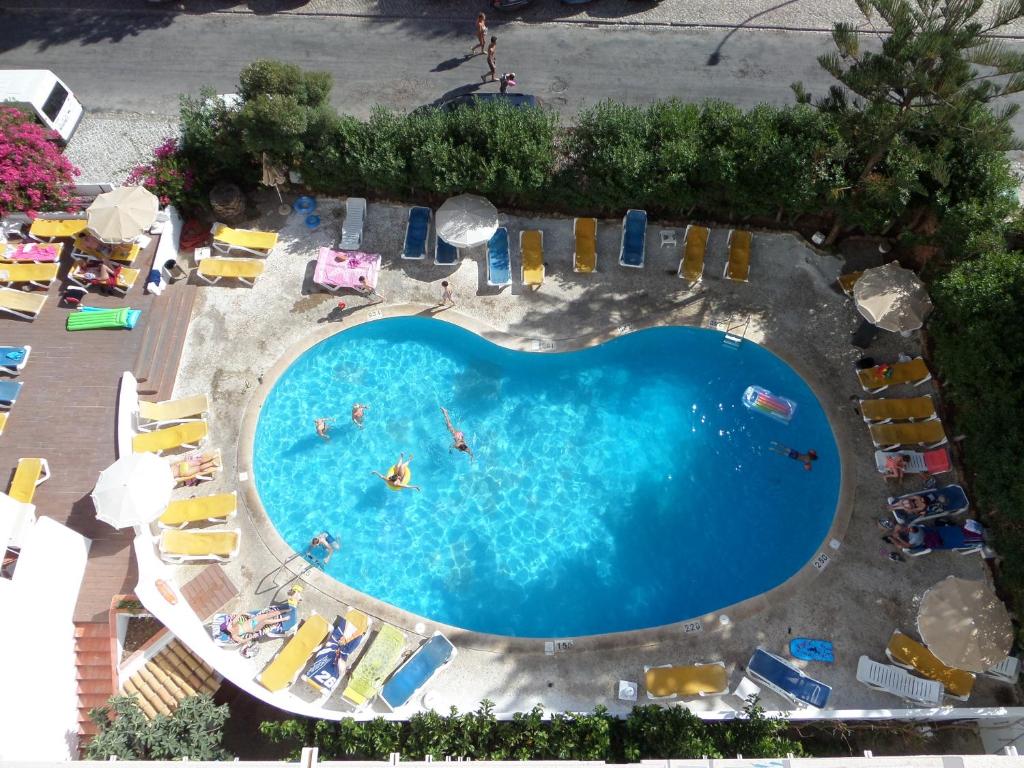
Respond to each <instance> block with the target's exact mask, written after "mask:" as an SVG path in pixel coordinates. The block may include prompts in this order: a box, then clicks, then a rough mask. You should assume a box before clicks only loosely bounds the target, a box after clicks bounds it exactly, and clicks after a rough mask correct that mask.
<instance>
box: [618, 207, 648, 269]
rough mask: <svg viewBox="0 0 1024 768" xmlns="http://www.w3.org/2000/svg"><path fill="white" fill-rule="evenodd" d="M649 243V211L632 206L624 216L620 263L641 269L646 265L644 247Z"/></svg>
mask: <svg viewBox="0 0 1024 768" xmlns="http://www.w3.org/2000/svg"><path fill="white" fill-rule="evenodd" d="M646 243H647V211H641V210H640V209H638V208H630V209H629V210H628V211H626V215H625V216H623V217H622V246H621V247H620V248H619V264H621V265H622V266H624V267H636V268H637V269H641V268H642V267H643V265H644V247H645V245H646Z"/></svg>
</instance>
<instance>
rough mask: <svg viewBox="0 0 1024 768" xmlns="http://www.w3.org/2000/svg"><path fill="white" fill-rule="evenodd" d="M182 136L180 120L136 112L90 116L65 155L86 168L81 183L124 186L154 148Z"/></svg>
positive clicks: (86, 117) (69, 144)
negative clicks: (132, 171)
mask: <svg viewBox="0 0 1024 768" xmlns="http://www.w3.org/2000/svg"><path fill="white" fill-rule="evenodd" d="M177 133H178V124H177V121H176V120H171V119H168V118H167V117H163V116H152V115H140V114H133V113H116V114H115V113H104V114H94V113H86V115H85V117H84V118H82V124H81V125H80V126H78V131H77V132H76V133H75V135H74V136H73V137H72V139H71V141H70V142H69V143H68V147H67V150H66V151H65V155H66V156H67V158H68V159H69V160H70V161H71V162H73V163H74V164H75V165H77V166H78V167H79V168H81V169H82V175H81V176H79V177H78V182H79V183H80V184H99V183H102V182H110V183H112V184H121V183H122V182H123V181H124V180H125V177H127V176H128V172H129V171H131V169H132V168H134V167H135V166H136V165H140V164H141V163H145V162H147V161H149V160H150V159H152V157H153V149H154V148H156V147H157V146H159V145H160V144H162V143H163V141H164V139H166V138H167V137H168V136H175V135H177Z"/></svg>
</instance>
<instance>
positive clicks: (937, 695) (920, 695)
mask: <svg viewBox="0 0 1024 768" xmlns="http://www.w3.org/2000/svg"><path fill="white" fill-rule="evenodd" d="M857 680H858V681H859V682H862V683H864V685H866V686H867V687H868V688H873V689H875V690H876V691H882V692H884V693H891V694H892V695H893V696H899V697H900V698H901V699H905V700H906V701H912V702H915V703H918V704H924V705H925V706H928V707H937V706H939V705H940V704H941V703H942V683H939V682H936V681H935V680H924V679H922V678H920V677H916V676H915V675H912V674H910V673H909V672H907V671H906V670H905V669H901V668H900V667H896V666H893V665H892V664H880V663H879V662H877V661H872V660H871V659H870V658H868V657H867V656H861V657H860V661H858V662H857Z"/></svg>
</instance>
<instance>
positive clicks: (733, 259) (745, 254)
mask: <svg viewBox="0 0 1024 768" xmlns="http://www.w3.org/2000/svg"><path fill="white" fill-rule="evenodd" d="M753 240H754V236H753V235H752V234H750V232H748V231H747V230H745V229H732V230H730V231H729V240H728V243H727V244H726V247H727V248H728V249H729V260H728V261H727V262H725V272H723V273H722V274H723V277H726V278H728V279H729V280H738V281H740V282H743V283H745V282H747V278H748V277H750V245H751V243H752V242H753Z"/></svg>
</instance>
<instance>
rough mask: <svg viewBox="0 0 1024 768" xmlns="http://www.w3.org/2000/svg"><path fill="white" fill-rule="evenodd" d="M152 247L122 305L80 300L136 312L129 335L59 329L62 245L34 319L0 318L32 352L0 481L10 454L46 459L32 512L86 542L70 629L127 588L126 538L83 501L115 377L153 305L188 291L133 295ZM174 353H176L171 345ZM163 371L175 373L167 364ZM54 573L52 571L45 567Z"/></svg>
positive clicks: (111, 427)
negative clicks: (45, 476)
mask: <svg viewBox="0 0 1024 768" xmlns="http://www.w3.org/2000/svg"><path fill="white" fill-rule="evenodd" d="M156 244H157V238H156V237H154V238H153V239H152V242H151V243H150V244H149V245H148V246H147V247H146V249H145V250H144V251H143V252H142V253H141V254H140V255H139V257H138V259H137V260H136V262H135V264H134V266H135V267H136V268H139V269H141V270H142V274H141V275H140V278H139V280H138V281H137V283H136V285H135V286H134V287H133V288H132V289H131V291H130V292H129V293H128V296H127V297H126V298H118V297H113V296H109V297H108V296H101V295H100V294H99V293H97V292H95V291H93V292H91V293H90V294H89V296H88V297H87V299H86V300H85V301H84V302H83V303H84V304H87V305H89V306H97V307H132V308H135V309H141V310H142V316H141V318H140V320H139V323H138V325H137V326H136V327H135V328H134V329H133V330H126V329H118V330H96V331H80V332H75V333H69V332H68V331H66V330H65V327H64V324H65V320H66V318H67V316H68V314H69V312H70V311H72V310H69V309H65V308H63V307H61V306H60V302H59V294H60V289H61V287H62V285H63V282H62V281H63V277H64V274H65V272H66V270H67V267H68V261H69V259H68V249H67V248H65V254H64V257H63V264H62V269H61V281H57V282H55V283H54V284H53V285H51V286H50V290H49V296H48V298H47V301H46V305H45V306H44V307H43V310H42V312H41V313H40V314H39V316H38V317H37V318H36V319H35V320H34V321H31V322H29V321H23V320H20V319H18V318H15V317H13V316H12V315H8V314H6V313H0V344H30V345H31V346H32V353H31V357H30V358H29V361H28V364H27V365H26V367H25V369H24V370H23V371H22V372H21V374H20V376H19V377H18V378H19V379H20V380H21V381H22V382H24V387H23V388H22V390H21V394H20V396H19V398H18V401H17V403H16V404H15V405H14V407H13V408H12V410H11V414H10V417H9V419H8V421H7V427H6V429H5V430H4V433H3V435H0V478H3V480H2V482H3V483H4V487H5V486H6V483H7V482H9V480H10V477H11V476H12V475H13V472H14V468H15V466H16V465H17V462H18V458H19V457H22V456H41V457H44V458H46V459H47V460H48V461H49V463H50V469H51V471H52V473H53V476H52V477H51V478H50V480H48V481H47V482H46V483H44V484H43V485H41V486H39V488H38V490H37V491H36V496H35V500H34V502H35V504H36V513H37V514H38V515H40V516H42V515H46V516H48V517H52V518H54V519H56V520H58V521H59V522H61V523H65V524H66V525H67V526H68V527H70V528H72V529H74V530H75V531H77V532H78V533H80V534H82V535H83V536H85V537H87V538H89V539H91V540H92V547H91V549H90V552H89V564H88V566H87V568H86V572H85V579H84V582H83V584H82V589H81V593H80V595H79V600H78V606H77V608H76V612H75V620H76V621H80V622H81V621H104V622H105V621H106V620H107V611H108V609H109V608H110V598H111V597H112V596H113V595H115V594H122V593H130V592H131V591H132V590H133V589H134V587H135V581H136V571H135V562H134V557H133V556H132V554H131V542H132V537H133V532H132V530H131V529H127V530H124V531H117V530H115V529H113V528H111V527H110V526H109V525H107V524H105V523H101V522H99V521H97V520H96V517H95V510H94V508H93V505H92V501H91V500H90V498H89V494H90V492H91V491H92V488H93V485H94V484H95V483H96V478H97V476H98V475H99V472H100V471H101V470H102V469H104V468H105V467H107V466H108V465H110V464H111V463H112V462H113V461H114V459H115V458H116V455H115V447H114V445H115V416H116V413H115V403H116V398H117V387H118V381H119V379H120V376H121V374H122V373H123V372H124V371H126V370H132V369H133V366H134V364H135V361H136V357H137V355H138V354H139V350H140V348H141V347H142V345H143V341H144V338H145V336H146V333H147V330H148V329H150V328H151V327H156V326H158V325H159V324H160V323H161V322H162V318H163V312H162V307H163V306H165V305H167V304H168V303H169V299H170V296H171V295H172V294H174V293H175V291H179V290H185V291H190V292H191V291H193V290H194V289H193V288H192V287H191V286H186V285H185V284H183V283H178V284H175V285H171V286H168V289H167V290H166V291H165V292H164V294H163V296H160V297H155V296H147V295H143V287H144V285H143V283H144V278H145V276H146V275H147V274H148V272H149V269H150V267H151V264H152V261H153V254H154V252H155V249H156ZM190 310H191V304H189V311H190ZM151 324H152V326H151ZM183 332H184V331H183ZM177 348H178V349H179V350H180V344H178V346H177ZM173 364H174V365H175V366H177V360H176V359H175V360H174V362H173ZM160 394H166V393H165V392H162V393H160ZM54 567H60V564H59V563H54Z"/></svg>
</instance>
